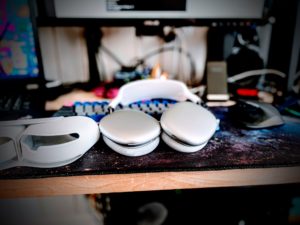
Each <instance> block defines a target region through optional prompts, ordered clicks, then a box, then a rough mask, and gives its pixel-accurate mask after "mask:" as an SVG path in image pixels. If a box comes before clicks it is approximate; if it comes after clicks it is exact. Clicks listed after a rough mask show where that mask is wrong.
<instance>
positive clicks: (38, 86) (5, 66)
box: [0, 0, 45, 120]
mask: <svg viewBox="0 0 300 225" xmlns="http://www.w3.org/2000/svg"><path fill="white" fill-rule="evenodd" d="M0 7H1V12H3V13H1V15H0V16H1V25H0V34H1V39H0V119H1V120H3V119H17V118H19V117H22V116H27V115H30V116H40V114H41V113H42V112H43V111H44V104H45V99H44V97H43V95H42V94H41V92H42V90H43V81H44V80H43V78H44V77H43V70H42V65H41V58H40V51H39V45H38V40H37V33H36V27H35V19H34V15H33V14H32V8H31V7H32V5H31V4H30V2H29V1H28V0H13V1H11V0H3V1H1V5H0ZM4 12H5V13H4Z"/></svg>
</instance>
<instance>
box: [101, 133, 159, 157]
mask: <svg viewBox="0 0 300 225" xmlns="http://www.w3.org/2000/svg"><path fill="white" fill-rule="evenodd" d="M103 140H104V142H105V143H106V144H107V146H108V147H110V148H111V149H113V150H114V151H115V152H117V153H119V154H121V155H125V156H130V157H136V156H142V155H146V154H148V153H150V152H152V151H153V150H154V149H155V148H156V147H157V146H158V144H159V137H157V138H155V139H154V140H152V141H150V142H149V143H146V144H144V145H139V146H132V147H129V146H122V145H119V144H117V143H115V142H113V141H112V140H110V139H108V138H107V137H105V136H103Z"/></svg>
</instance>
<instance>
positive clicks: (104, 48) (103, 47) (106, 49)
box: [100, 44, 125, 67]
mask: <svg viewBox="0 0 300 225" xmlns="http://www.w3.org/2000/svg"><path fill="white" fill-rule="evenodd" d="M100 50H103V51H104V52H105V53H106V54H108V55H109V56H110V57H111V58H112V59H113V60H114V61H115V62H116V63H117V64H119V65H120V66H121V67H125V65H124V63H122V61H121V60H120V59H119V58H118V57H117V56H116V55H115V54H113V53H112V52H111V51H110V50H109V49H108V48H106V47H105V46H104V45H103V44H101V46H100Z"/></svg>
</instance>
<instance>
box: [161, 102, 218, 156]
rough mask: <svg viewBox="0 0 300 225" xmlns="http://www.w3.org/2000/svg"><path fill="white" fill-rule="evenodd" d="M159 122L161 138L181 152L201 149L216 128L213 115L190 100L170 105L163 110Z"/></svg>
mask: <svg viewBox="0 0 300 225" xmlns="http://www.w3.org/2000/svg"><path fill="white" fill-rule="evenodd" d="M160 124H161V127H162V130H163V132H164V133H163V135H162V138H163V140H164V141H165V142H166V144H168V145H169V146H170V147H172V148H174V149H175V150H177V151H181V152H195V151H197V150H200V149H202V148H203V147H204V146H205V145H206V144H207V142H208V140H209V139H210V138H211V137H212V136H213V134H214V133H215V131H216V128H217V120H216V118H215V116H214V115H213V114H212V113H211V112H210V111H208V110H207V109H205V108H204V107H202V106H200V105H197V104H195V103H192V102H180V103H177V104H175V105H173V106H172V107H170V108H169V109H168V110H166V111H165V112H163V114H162V116H161V120H160Z"/></svg>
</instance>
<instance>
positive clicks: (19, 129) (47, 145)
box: [0, 116, 100, 169]
mask: <svg viewBox="0 0 300 225" xmlns="http://www.w3.org/2000/svg"><path fill="white" fill-rule="evenodd" d="M99 137H100V131H99V128H98V124H97V123H96V122H95V121H93V120H92V119H90V118H88V117H83V116H74V117H66V118H65V117H55V118H42V119H20V120H13V121H2V122H0V139H1V143H0V156H1V157H0V159H1V160H0V169H6V168H11V167H16V166H29V167H40V168H52V167H58V166H64V165H67V164H69V163H72V162H74V161H75V160H77V159H79V158H80V157H81V156H82V155H83V154H84V153H85V152H87V151H88V150H89V149H90V148H91V147H92V146H93V145H94V144H95V143H96V142H97V141H98V139H99Z"/></svg>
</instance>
